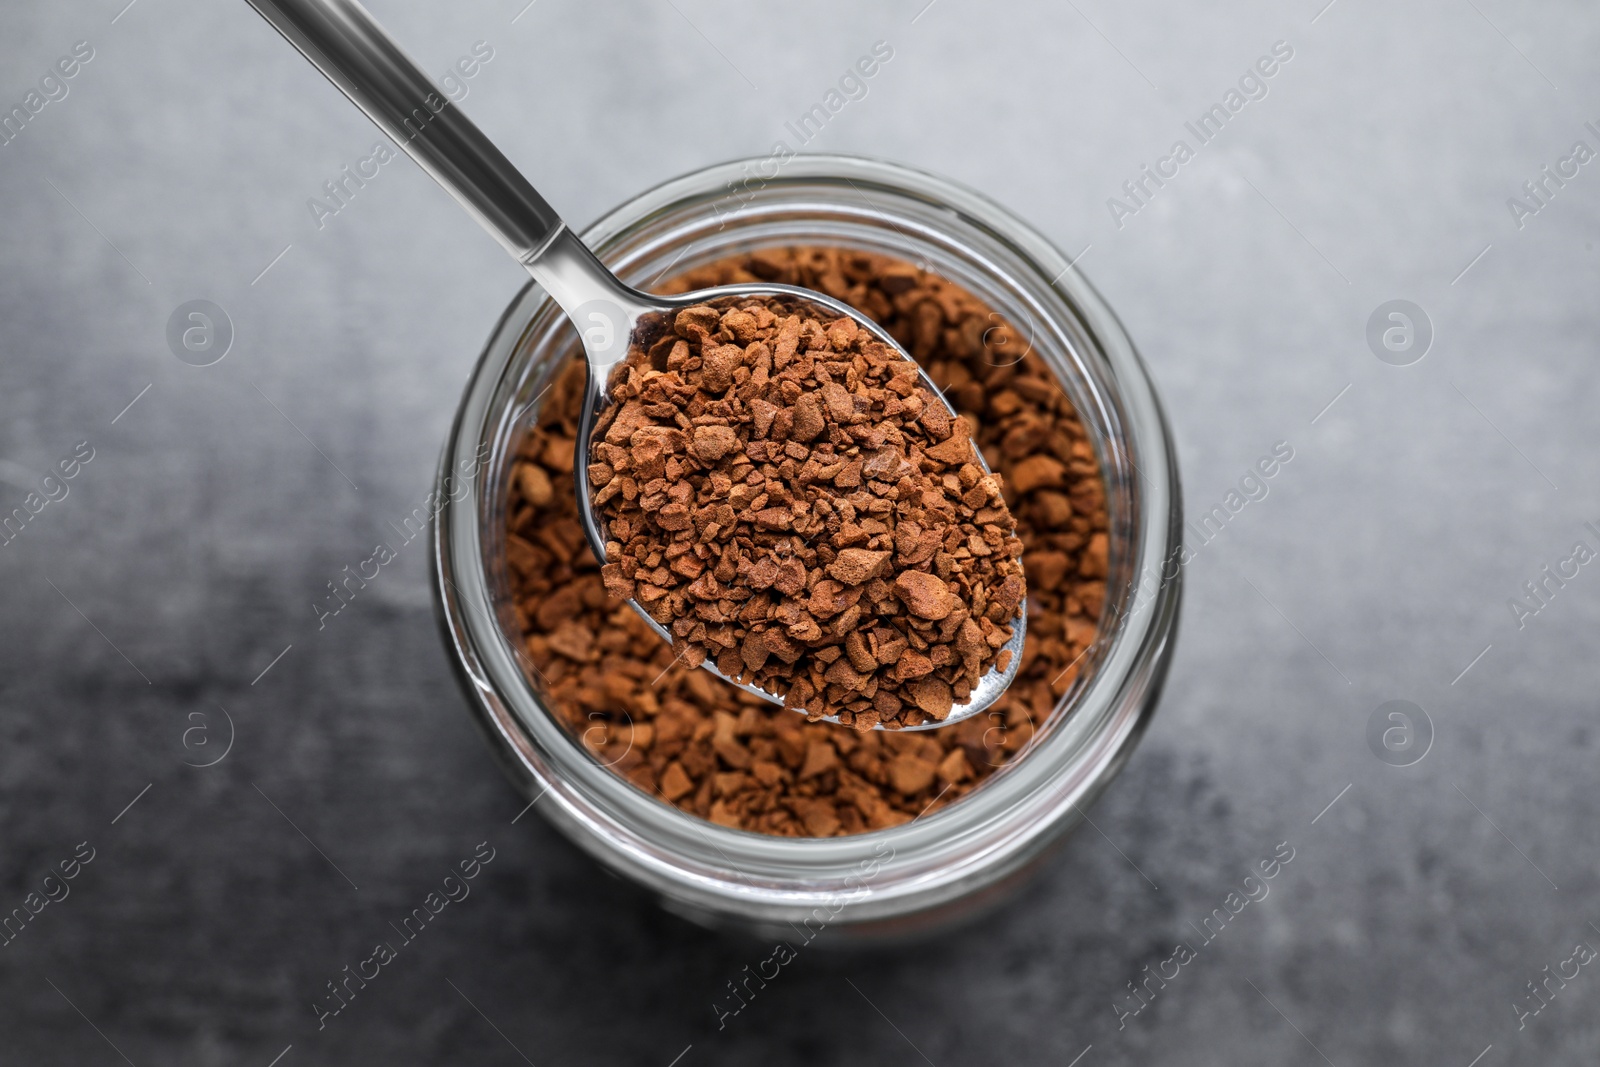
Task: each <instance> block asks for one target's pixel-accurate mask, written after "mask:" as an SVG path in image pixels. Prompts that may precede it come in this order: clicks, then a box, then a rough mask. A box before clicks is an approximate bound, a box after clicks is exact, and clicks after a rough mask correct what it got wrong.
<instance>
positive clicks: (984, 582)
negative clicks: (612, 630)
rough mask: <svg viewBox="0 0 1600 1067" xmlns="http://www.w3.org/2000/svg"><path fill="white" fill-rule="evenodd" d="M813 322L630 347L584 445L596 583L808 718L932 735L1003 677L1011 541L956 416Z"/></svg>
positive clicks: (995, 494) (899, 373) (1014, 591)
mask: <svg viewBox="0 0 1600 1067" xmlns="http://www.w3.org/2000/svg"><path fill="white" fill-rule="evenodd" d="M821 315H822V311H821V309H820V308H818V307H817V306H816V305H814V304H809V303H804V302H796V301H795V300H793V299H789V298H783V299H772V298H766V299H760V300H755V299H737V300H732V301H726V302H723V303H721V304H720V305H719V306H716V307H713V306H709V305H699V306H696V307H690V308H685V309H683V310H682V311H679V312H678V313H677V314H676V316H675V318H674V319H673V320H672V321H670V322H665V321H664V322H662V323H660V324H658V326H657V333H656V335H655V336H651V335H650V334H648V333H646V334H645V335H644V336H642V337H640V338H638V339H637V341H636V343H635V344H634V345H633V347H632V348H631V350H630V352H629V355H628V359H627V361H626V363H625V364H624V365H623V366H621V367H619V368H617V371H616V372H614V374H613V381H612V405H611V406H610V407H609V408H607V409H606V411H605V412H604V413H603V414H602V416H601V418H600V419H599V420H598V423H597V425H596V428H595V433H594V439H593V445H592V450H591V457H590V466H589V482H590V484H591V486H592V487H593V493H594V497H593V499H594V504H595V508H596V512H597V518H598V520H599V522H600V526H601V529H603V530H605V531H606V532H607V534H608V536H609V538H610V539H609V540H608V542H607V544H606V564H605V566H603V567H602V568H601V569H600V574H601V578H602V579H603V580H604V582H605V586H606V590H607V591H608V592H609V593H611V595H612V596H615V597H618V598H619V599H636V600H637V601H638V603H639V604H640V606H641V607H643V608H644V610H646V611H647V612H649V614H650V616H651V618H653V619H655V621H656V622H658V623H660V624H661V625H663V626H665V627H667V628H668V629H669V630H670V631H671V633H672V635H673V637H674V638H675V644H677V645H678V646H680V647H681V652H680V655H681V657H682V659H683V661H684V663H685V664H687V665H688V666H690V667H697V666H699V665H700V664H701V663H702V662H704V661H705V660H706V659H707V658H708V657H709V658H710V659H711V660H712V661H713V662H714V663H715V664H716V666H717V668H718V670H720V671H721V672H722V673H723V674H724V675H726V676H727V677H729V678H735V679H737V680H739V681H741V682H744V683H746V684H751V685H755V686H756V687H757V688H760V689H764V690H766V691H767V692H769V693H774V694H776V695H777V696H780V697H784V698H785V700H784V705H785V706H786V707H788V708H792V709H794V710H804V711H805V712H806V714H807V716H808V717H809V718H811V719H818V718H821V717H822V716H823V715H834V716H836V717H837V718H838V720H839V721H840V722H841V723H843V724H845V725H854V726H855V727H856V728H857V729H862V730H867V729H871V728H872V727H874V726H877V725H878V724H879V723H880V722H881V723H883V724H884V725H886V726H919V725H922V724H923V723H925V722H932V721H942V720H944V719H945V718H947V717H948V716H949V715H950V711H951V708H952V706H953V704H954V703H957V702H961V703H965V702H966V701H967V700H968V699H969V698H970V696H971V694H972V691H973V689H974V688H975V687H976V686H977V684H978V681H979V679H980V678H981V677H982V676H983V675H984V674H985V673H986V672H987V671H988V670H989V668H990V667H991V665H992V666H994V667H995V668H996V669H998V670H1001V671H1004V670H1005V668H1006V666H1007V665H1008V664H1009V663H1010V661H1011V656H1012V653H1011V651H1010V650H1009V649H1002V647H1001V646H1003V645H1004V644H1005V643H1006V642H1007V641H1009V640H1010V639H1011V636H1012V630H1011V626H1010V625H1009V624H1010V623H1012V622H1013V621H1015V620H1016V619H1017V618H1019V617H1020V616H1021V613H1022V604H1023V600H1024V597H1025V595H1026V583H1025V582H1024V580H1023V575H1022V565H1021V563H1020V562H1019V558H1020V557H1021V555H1022V542H1021V541H1019V540H1018V539H1017V537H1016V536H1015V534H1014V532H1013V531H1014V530H1015V529H1016V522H1015V520H1013V519H1012V517H1011V513H1010V511H1009V510H1008V509H1007V507H1006V503H1005V499H1004V497H1003V496H1002V495H1001V490H1000V479H999V478H998V477H997V476H995V475H993V474H989V473H987V472H986V471H984V469H983V468H982V467H981V466H980V465H979V464H978V463H976V462H974V459H975V458H976V453H975V452H974V450H973V446H972V440H971V430H970V428H969V427H968V425H967V423H966V420H964V419H960V418H953V417H952V416H951V414H950V412H949V410H948V409H947V408H946V407H945V406H944V404H943V403H941V402H940V401H939V399H938V398H937V397H935V396H934V395H933V394H932V393H931V392H929V391H928V389H927V388H926V387H925V386H923V385H922V384H921V379H920V378H919V377H918V375H917V368H916V364H915V363H912V362H911V361H910V360H907V359H905V358H903V357H902V356H901V355H900V354H899V353H898V352H896V351H895V350H894V349H893V348H892V347H891V346H889V345H886V344H884V343H883V342H882V341H879V340H877V339H876V338H874V337H873V335H872V334H870V333H869V332H868V331H866V330H864V329H860V328H858V326H857V323H856V321H855V320H854V319H852V318H848V317H846V318H836V317H831V316H830V317H819V316H821Z"/></svg>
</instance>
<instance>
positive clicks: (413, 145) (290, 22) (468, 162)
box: [248, 0, 564, 266]
mask: <svg viewBox="0 0 1600 1067" xmlns="http://www.w3.org/2000/svg"><path fill="white" fill-rule="evenodd" d="M248 2H249V4H250V6H251V7H253V8H255V9H256V11H257V13H259V14H260V15H261V17H262V18H264V19H266V20H267V22H269V23H271V24H272V26H273V28H274V29H276V30H277V31H278V32H279V33H281V34H283V36H284V39H286V40H287V41H288V42H289V43H290V44H292V45H294V47H295V48H296V49H298V50H299V52H300V53H301V54H302V55H304V56H305V57H306V58H307V59H309V60H310V61H311V64H312V66H314V67H316V68H317V69H318V70H320V71H322V73H323V74H325V75H327V78H328V80H329V81H331V82H333V84H334V85H336V86H337V87H338V88H339V90H340V91H341V92H343V93H344V95H345V96H347V97H349V98H350V100H351V102H353V103H354V104H355V105H356V106H357V107H359V108H360V109H361V110H362V111H365V112H366V113H367V117H368V118H370V119H371V120H372V121H373V122H375V123H377V124H378V127H379V128H380V129H381V130H383V132H384V133H386V134H388V135H389V136H390V137H391V138H393V139H394V141H395V143H396V144H398V145H399V146H400V147H401V148H403V149H404V150H405V151H406V153H407V154H408V155H410V156H411V158H412V159H414V160H416V161H417V163H418V164H420V165H421V167H422V169H423V170H425V171H427V172H428V173H429V174H430V175H432V176H433V179H434V181H436V182H438V183H439V184H440V185H442V186H444V188H445V191H446V192H448V193H449V194H450V195H451V196H453V197H455V198H456V200H458V201H459V202H460V203H461V205H462V206H463V207H465V208H466V209H467V210H468V211H469V212H471V213H472V216H473V217H474V218H476V219H477V220H478V224H479V225H481V226H482V227H483V228H484V229H485V230H487V231H489V234H490V236H492V237H493V238H494V239H495V240H497V241H499V242H500V243H501V244H502V245H503V246H505V249H506V251H508V252H510V253H511V255H512V256H514V257H515V258H516V259H517V261H518V262H520V263H522V264H524V265H525V266H526V265H530V264H531V263H532V262H533V261H534V260H536V259H538V258H539V256H540V255H541V254H542V253H543V252H544V250H545V249H546V248H547V247H548V246H549V244H550V243H551V241H552V239H553V238H555V237H556V236H557V235H558V234H559V233H560V232H561V230H562V229H563V228H564V227H563V223H562V221H561V216H559V215H557V214H556V211H555V209H554V208H552V207H551V206H550V205H549V204H548V203H546V202H545V199H544V197H542V196H540V195H539V191H538V190H537V189H535V188H534V187H533V186H532V185H531V184H529V182H528V180H527V179H526V178H524V177H523V176H522V175H521V174H519V173H518V172H517V169H516V168H515V167H513V166H512V165H511V161H510V160H508V159H506V157H505V156H504V155H502V154H501V152H500V150H499V149H498V148H496V147H495V146H494V144H493V143H492V142H491V141H490V140H489V138H487V137H485V136H484V135H483V132H482V131H481V130H479V129H478V127H477V126H475V125H473V124H472V120H470V119H468V118H467V117H466V115H464V114H462V112H461V109H460V108H458V107H457V106H456V105H455V104H454V103H452V102H451V101H450V100H449V98H447V97H446V96H445V95H444V93H443V92H442V91H441V90H440V89H439V88H438V86H436V85H434V83H433V80H432V79H431V78H429V77H428V76H427V75H426V74H424V73H423V72H422V70H421V69H420V68H418V66H417V65H416V64H415V63H414V62H412V61H411V58H410V57H409V56H407V55H406V54H405V52H403V51H402V50H401V48H400V46H399V45H398V44H396V43H395V41H394V39H393V38H392V37H390V36H389V35H388V33H386V32H385V31H384V29H383V27H382V26H380V25H378V23H377V20H375V19H374V18H373V17H372V16H371V15H370V14H368V12H367V9H366V8H364V7H362V6H361V5H360V4H359V3H357V2H356V0H248Z"/></svg>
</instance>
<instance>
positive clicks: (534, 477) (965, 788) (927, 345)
mask: <svg viewBox="0 0 1600 1067" xmlns="http://www.w3.org/2000/svg"><path fill="white" fill-rule="evenodd" d="M757 280H760V281H773V282H781V283H784V284H788V285H797V286H802V287H805V288H808V289H814V290H817V291H820V292H823V293H826V294H828V295H829V296H832V297H835V298H836V299H838V300H841V301H843V302H844V303H846V304H849V305H850V306H851V307H855V308H859V309H860V310H862V311H863V312H864V313H866V314H867V315H869V316H870V317H871V318H873V319H874V320H875V321H877V322H878V323H880V324H882V325H883V326H884V328H885V329H886V330H887V331H888V332H889V333H890V334H891V335H893V336H894V337H895V339H896V340H897V341H899V342H900V343H901V344H902V345H903V346H904V347H905V348H906V350H907V351H908V352H910V353H911V355H912V357H913V358H915V359H916V360H917V361H918V362H920V363H922V364H923V365H924V366H925V367H927V368H928V371H929V373H930V375H931V377H932V378H933V380H934V382H935V383H936V384H938V385H939V386H940V387H941V389H943V390H944V391H945V393H946V395H947V396H948V397H949V398H950V400H951V403H952V405H953V406H954V407H955V408H956V410H957V411H958V412H960V413H961V414H962V416H963V417H964V418H966V419H969V420H971V424H972V425H974V426H975V427H976V430H975V433H974V438H975V440H976V442H977V444H978V446H979V448H980V449H981V450H982V451H983V454H984V456H985V458H986V459H987V460H988V462H989V465H990V467H991V468H992V469H993V470H995V471H996V472H998V473H999V474H1001V475H1002V477H1003V480H1004V482H1003V492H1004V493H1005V496H1006V499H1007V502H1008V503H1009V504H1010V507H1011V512H1012V514H1013V515H1014V516H1015V518H1016V522H1017V536H1019V537H1020V538H1021V539H1022V543H1023V545H1024V549H1025V555H1024V556H1023V567H1024V569H1025V570H1026V572H1027V579H1028V612H1029V615H1028V635H1027V642H1026V645H1025V647H1024V649H1023V654H1022V663H1021V665H1020V666H1019V668H1018V671H1017V677H1016V679H1015V680H1014V681H1013V683H1012V685H1011V687H1010V688H1009V689H1008V690H1007V691H1006V692H1005V694H1004V695H1002V696H1001V698H1000V700H999V701H998V702H997V703H996V704H995V705H994V706H993V707H992V708H991V709H990V710H989V711H987V712H985V713H983V714H981V715H976V716H974V717H973V718H971V719H968V720H966V721H965V722H961V723H957V724H955V725H952V726H949V727H945V728H941V729H937V730H932V731H928V732H923V733H900V732H894V731H887V732H886V731H872V732H869V733H864V734H863V733H857V732H856V731H854V730H852V729H849V728H847V727H842V726H837V725H834V724H832V723H820V722H819V723H808V722H806V721H805V719H804V718H803V717H802V716H800V715H798V714H796V713H795V712H792V711H785V710H783V709H782V708H778V707H776V706H774V705H772V704H769V703H767V702H766V701H764V700H762V699H761V698H759V697H756V696H752V695H751V694H748V693H745V692H743V691H741V690H739V689H736V688H734V687H733V686H730V685H727V684H726V683H724V682H721V681H719V680H718V679H717V678H715V677H713V676H712V675H710V674H708V673H707V672H705V671H703V670H699V669H690V668H688V667H686V666H684V665H683V663H681V662H677V661H675V656H676V651H675V650H674V649H673V648H672V647H671V646H670V645H668V644H667V643H666V642H665V641H662V640H661V639H660V637H658V636H657V635H656V634H655V632H654V631H653V630H651V629H650V628H649V626H648V625H647V624H646V623H645V622H644V620H642V619H641V618H639V616H638V615H637V614H636V613H635V612H634V610H633V609H632V608H631V607H629V606H628V605H626V604H623V603H621V602H619V601H615V600H613V599H611V598H610V597H609V596H607V594H606V591H605V588H604V586H603V584H602V582H601V580H600V567H599V564H598V562H596V560H595V559H594V557H593V555H592V554H591V553H590V551H589V548H588V545H587V542H586V540H585V538H584V535H583V528H582V526H581V525H580V523H579V520H578V511H577V502H576V498H575V496H574V490H573V480H572V468H573V447H574V439H575V438H576V436H577V427H578V413H579V409H580V407H581V404H582V400H583V383H584V363H583V360H582V356H581V354H580V353H578V352H577V350H576V345H574V355H573V360H572V362H571V363H570V364H569V365H568V366H567V368H566V370H565V372H564V373H562V374H561V375H560V376H559V378H558V380H557V382H556V384H555V385H554V386H553V387H552V388H551V389H550V392H549V393H548V394H547V395H546V396H545V399H544V401H543V403H542V405H541V407H540V409H539V414H538V423H537V425H536V426H534V427H533V428H532V429H531V430H530V431H529V432H528V433H527V435H526V436H525V437H524V438H523V440H522V441H521V443H520V445H519V446H518V461H517V463H516V467H515V470H514V472H513V477H512V479H511V487H510V497H509V500H508V501H507V538H506V552H507V559H508V563H509V568H508V578H509V580H510V584H511V591H512V594H513V607H512V613H513V615H514V623H515V626H516V628H517V630H518V632H520V633H521V634H522V635H523V638H524V640H523V646H524V648H525V650H526V654H527V658H528V661H529V662H530V663H531V664H533V666H534V667H535V668H536V670H537V671H538V673H539V676H538V677H537V678H536V679H535V684H536V685H537V687H538V688H539V689H540V691H541V695H542V698H543V701H544V703H545V705H546V706H547V707H549V708H550V709H551V712H552V714H554V715H555V716H556V717H557V718H558V720H559V721H560V722H562V724H563V725H565V726H566V727H567V728H568V729H569V730H570V731H571V732H572V734H573V736H574V738H575V739H576V740H577V742H578V743H580V744H582V745H584V746H585V747H586V748H587V749H588V750H589V751H590V752H592V753H593V754H594V755H595V757H596V758H597V759H599V760H601V761H603V762H605V763H607V764H609V765H610V766H611V767H612V769H613V770H615V771H616V772H617V773H618V774H620V775H622V776H624V777H626V778H627V779H628V780H629V781H631V782H632V783H633V784H634V785H636V786H637V787H638V788H640V789H642V790H644V791H645V792H646V793H649V794H650V795H653V796H656V797H659V798H661V799H663V800H665V801H667V802H668V803H671V804H673V805H674V806H676V807H678V808H680V809H682V810H683V811H685V812H687V813H689V814H692V815H696V816H699V817H701V818H705V819H710V820H712V821H714V822H717V823H720V824H722V825H725V826H731V827H736V828H742V829H745V830H750V831H754V832H759V833H769V834H778V835H783V836H790V837H829V836H834V835H837V834H847V833H860V832H862V831H865V830H872V829H881V828H883V827H888V826H894V825H898V824H900V823H904V822H908V821H910V820H911V819H913V818H915V817H916V816H918V815H920V814H922V813H924V812H931V811H936V810H938V809H939V808H941V807H944V806H945V805H947V804H950V803H952V802H954V801H956V800H959V799H960V798H961V797H963V796H965V795H966V794H967V793H969V792H970V791H971V790H972V789H974V788H975V787H976V786H977V785H978V784H980V783H981V782H982V781H983V780H984V779H985V778H986V777H987V776H988V775H989V774H991V773H992V772H993V771H994V770H995V769H996V768H997V767H999V766H1001V765H1003V764H1004V763H1005V762H1006V761H1007V760H1008V759H1011V758H1013V757H1014V756H1015V755H1016V754H1017V753H1019V752H1020V751H1022V749H1023V748H1024V747H1025V746H1026V745H1027V744H1028V742H1029V740H1030V739H1031V738H1032V737H1033V734H1034V731H1035V730H1036V729H1037V728H1038V727H1040V726H1042V725H1043V724H1044V722H1045V720H1046V719H1048V718H1049V716H1050V715H1051V713H1052V711H1053V709H1054V707H1055V705H1056V703H1057V701H1058V700H1059V699H1060V698H1061V697H1062V696H1063V695H1064V694H1066V693H1067V691H1068V690H1069V689H1071V688H1072V687H1073V685H1074V684H1075V683H1076V681H1077V679H1078V675H1079V672H1080V670H1082V669H1083V667H1084V665H1085V664H1086V663H1087V662H1088V661H1089V660H1090V659H1091V657H1089V656H1087V655H1086V654H1085V653H1086V652H1087V650H1088V648H1089V646H1090V644H1091V643H1092V642H1093V640H1094V638H1095V634H1096V627H1097V625H1098V621H1099V618H1100V614H1101V609H1102V604H1103V601H1104V598H1105V584H1104V583H1105V575H1106V563H1107V547H1108V545H1107V518H1106V509H1105V493H1104V487H1103V484H1102V482H1101V479H1100V472H1099V467H1098V465H1097V463H1096V461H1095V457H1094V451H1093V447H1092V445H1091V444H1090V442H1089V439H1088V436H1087V434H1086V433H1085V431H1084V429H1083V426H1082V424H1081V423H1080V422H1079V420H1078V417H1077V414H1076V412H1075V411H1074V410H1073V408H1072V405H1071V403H1070V402H1069V401H1068V399H1067V397H1066V395H1065V394H1064V393H1062V391H1061V389H1060V388H1059V386H1058V385H1057V384H1056V381H1055V379H1054V377H1053V375H1052V373H1051V372H1050V370H1049V369H1048V368H1047V367H1046V366H1045V364H1044V363H1043V361H1042V360H1041V359H1040V358H1039V357H1038V356H1037V355H1036V354H1033V353H1032V352H1029V351H1027V350H1026V346H1025V342H1024V340H1023V338H1022V337H1021V336H1020V335H1019V334H1018V332H1017V331H1015V330H1013V329H1012V328H1011V327H1010V326H1008V325H1006V324H1005V323H1003V322H1002V321H1001V320H1000V319H999V317H998V316H994V315H992V313H991V310H990V309H989V308H988V307H987V306H985V305H984V304H983V303H981V302H980V301H978V300H977V299H976V298H974V297H973V296H971V295H970V294H968V293H967V292H965V291H963V290H962V289H960V288H958V287H956V286H954V285H952V284H950V283H948V282H946V281H944V280H943V279H940V278H938V277H936V276H934V275H931V274H928V273H926V272H923V271H920V270H918V269H917V268H916V267H914V266H912V265H910V264H907V263H904V262H901V261H898V260H894V259H890V258H887V257H883V256H876V255H867V254H862V253H857V252H850V251H843V250H839V249H832V248H799V249H795V248H769V249H760V250H757V251H754V252H752V253H750V254H748V255H743V256H738V257H734V258H730V259H727V260H723V261H720V262H718V263H714V264H711V265H708V266H706V267H703V268H699V269H696V270H693V271H690V272H688V273H686V274H684V275H681V276H679V277H676V278H674V279H672V280H671V281H670V282H668V283H667V284H666V285H664V286H662V289H663V290H664V291H667V292H686V291H689V290H691V289H701V288H708V287H711V286H717V285H729V284H735V283H739V282H752V281H757Z"/></svg>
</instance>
